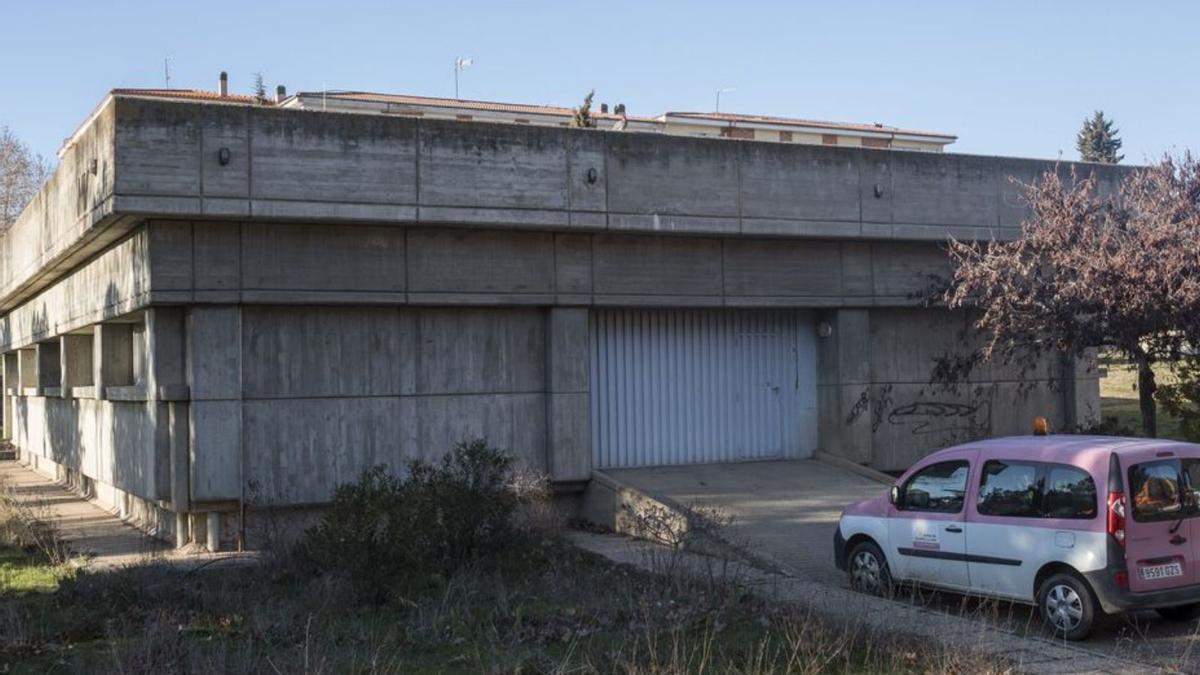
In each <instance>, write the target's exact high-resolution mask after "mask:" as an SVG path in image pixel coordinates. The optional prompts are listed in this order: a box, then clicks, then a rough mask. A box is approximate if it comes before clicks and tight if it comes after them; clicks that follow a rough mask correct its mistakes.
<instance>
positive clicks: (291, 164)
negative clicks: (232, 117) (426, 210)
mask: <svg viewBox="0 0 1200 675" xmlns="http://www.w3.org/2000/svg"><path fill="white" fill-rule="evenodd" d="M251 124H252V129H251V137H250V146H251V148H250V156H251V166H250V171H251V176H252V186H251V196H252V197H253V198H254V199H256V200H272V199H274V200H291V201H302V202H312V201H327V202H340V203H343V204H351V203H364V204H415V203H416V201H417V193H416V185H417V177H416V128H417V125H416V123H415V122H414V121H413V120H408V119H401V118H394V117H384V116H381V115H313V114H312V113H310V112H307V111H291V110H254V111H253V112H252V114H251ZM226 168H229V167H226Z"/></svg>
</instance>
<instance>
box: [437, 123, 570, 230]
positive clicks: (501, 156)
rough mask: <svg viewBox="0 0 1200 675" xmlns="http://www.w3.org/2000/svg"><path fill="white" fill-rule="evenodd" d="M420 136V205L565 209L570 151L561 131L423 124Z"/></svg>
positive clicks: (515, 127) (514, 126)
mask: <svg viewBox="0 0 1200 675" xmlns="http://www.w3.org/2000/svg"><path fill="white" fill-rule="evenodd" d="M420 135H421V141H420V147H421V202H420V203H421V205H422V206H426V205H428V206H470V207H476V208H485V209H486V208H506V209H514V208H515V209H566V208H567V183H568V176H569V173H568V170H567V151H566V145H565V143H564V138H563V132H561V131H559V130H557V129H547V128H544V127H533V126H518V125H500V124H495V125H492V124H458V123H455V122H443V121H437V120H422V122H421V125H420ZM516 176H520V180H518V181H514V180H513V178H514V177H516Z"/></svg>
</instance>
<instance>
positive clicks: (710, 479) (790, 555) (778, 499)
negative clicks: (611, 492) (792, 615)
mask: <svg viewBox="0 0 1200 675" xmlns="http://www.w3.org/2000/svg"><path fill="white" fill-rule="evenodd" d="M604 473H606V474H608V475H609V476H611V477H612V478H614V479H615V480H617V481H619V482H622V483H625V484H627V485H629V486H631V487H634V488H637V489H638V490H640V491H642V492H644V493H646V494H648V495H654V496H657V497H666V498H668V499H671V500H673V501H674V502H675V503H677V504H683V505H706V506H717V507H719V508H720V509H721V510H722V511H724V512H725V513H727V514H729V515H731V516H733V519H734V520H733V524H732V525H731V526H730V528H729V529H728V535H729V536H730V538H731V539H733V540H734V543H736V544H741V545H745V546H749V547H750V548H751V550H753V551H755V552H756V553H761V554H763V555H764V556H766V557H768V558H769V559H770V560H771V562H773V563H775V564H776V565H778V566H779V567H781V568H782V569H785V570H788V571H790V572H793V573H795V574H797V575H799V576H803V577H805V578H807V579H814V580H817V581H822V582H825V583H831V584H836V585H839V586H844V585H845V583H846V582H845V575H843V574H842V573H840V572H839V571H838V570H837V568H836V567H834V565H833V529H834V527H835V526H836V525H837V522H838V517H839V516H840V515H841V513H842V509H843V508H844V507H845V506H846V505H847V504H850V503H852V502H856V501H859V500H862V499H868V498H870V497H876V496H879V495H881V494H884V493H885V492H886V490H887V486H886V485H884V484H882V483H879V482H877V481H874V480H871V479H870V478H866V477H865V476H861V475H859V474H856V473H853V472H851V471H848V470H846V469H842V468H839V467H836V466H832V465H830V464H826V463H825V462H822V461H818V460H813V459H809V460H794V461H783V462H742V463H737V464H706V465H699V466H671V467H654V468H647V469H616V470H605V472H604Z"/></svg>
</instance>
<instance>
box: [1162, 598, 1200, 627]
mask: <svg viewBox="0 0 1200 675" xmlns="http://www.w3.org/2000/svg"><path fill="white" fill-rule="evenodd" d="M1154 611H1156V612H1158V615H1159V616H1161V617H1162V618H1164V619H1166V620H1167V621H1179V622H1183V621H1191V620H1192V619H1195V618H1196V617H1198V616H1200V602H1193V603H1192V604H1190V605H1178V606H1176V607H1159V608H1158V609H1156V610H1154Z"/></svg>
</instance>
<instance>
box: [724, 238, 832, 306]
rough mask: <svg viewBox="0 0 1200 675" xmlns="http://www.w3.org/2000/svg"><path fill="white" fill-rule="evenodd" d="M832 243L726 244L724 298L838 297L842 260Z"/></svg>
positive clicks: (753, 242)
mask: <svg viewBox="0 0 1200 675" xmlns="http://www.w3.org/2000/svg"><path fill="white" fill-rule="evenodd" d="M839 246H840V245H839V244H837V243H833V242H787V241H765V240H763V241H742V240H730V241H728V242H726V243H725V266H724V269H725V275H724V276H725V294H726V295H741V296H747V295H833V296H836V295H840V294H841V292H842V288H841V286H842V283H841V282H842V260H841V256H840V248H839Z"/></svg>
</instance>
